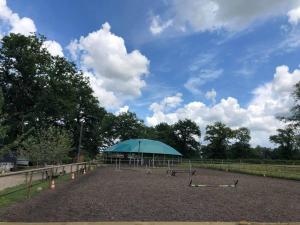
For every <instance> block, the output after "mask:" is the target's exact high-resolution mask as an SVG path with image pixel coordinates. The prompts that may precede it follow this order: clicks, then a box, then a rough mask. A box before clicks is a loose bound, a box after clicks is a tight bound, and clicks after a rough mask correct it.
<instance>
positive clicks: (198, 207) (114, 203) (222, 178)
mask: <svg viewBox="0 0 300 225" xmlns="http://www.w3.org/2000/svg"><path fill="white" fill-rule="evenodd" d="M151 172H152V173H146V170H145V169H136V170H134V169H130V170H122V168H121V171H116V170H115V169H114V168H98V169H97V170H96V171H93V172H91V173H89V174H87V175H85V176H82V177H80V178H79V179H77V180H75V181H70V182H66V183H64V184H61V185H59V186H58V187H57V188H56V190H47V191H44V192H42V193H41V194H39V195H38V196H36V197H34V198H32V199H30V200H29V201H26V202H23V203H18V204H15V205H13V206H10V207H8V208H6V209H1V211H0V221H22V222H46V221H59V222H63V221H70V222H71V221H242V220H246V221H263V222H288V221H300V182H297V181H288V180H281V179H272V178H266V177H257V176H250V175H243V174H237V173H229V172H221V171H215V170H207V169H197V172H196V175H195V176H193V182H194V183H197V184H232V183H233V181H234V180H236V179H238V180H239V183H238V185H237V187H236V188H231V187H189V186H188V183H189V178H188V174H176V176H170V175H167V174H166V170H164V169H152V170H151Z"/></svg>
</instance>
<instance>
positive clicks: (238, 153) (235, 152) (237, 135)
mask: <svg viewBox="0 0 300 225" xmlns="http://www.w3.org/2000/svg"><path fill="white" fill-rule="evenodd" d="M232 135H233V139H234V140H235V143H233V144H232V145H231V147H230V155H229V156H230V158H234V159H241V158H252V157H254V153H253V152H252V151H251V147H250V144H249V141H250V139H251V136H250V130H249V129H248V128H246V127H241V128H238V129H236V130H233V131H232Z"/></svg>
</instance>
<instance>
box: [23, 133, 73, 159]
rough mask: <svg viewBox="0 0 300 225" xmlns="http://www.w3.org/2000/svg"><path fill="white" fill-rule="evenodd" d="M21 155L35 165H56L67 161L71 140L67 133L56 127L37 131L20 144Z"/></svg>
mask: <svg viewBox="0 0 300 225" xmlns="http://www.w3.org/2000/svg"><path fill="white" fill-rule="evenodd" d="M22 145H23V148H22V149H20V151H21V152H20V154H21V155H26V156H28V158H29V159H30V161H31V162H34V163H36V164H58V163H62V162H65V161H67V160H69V158H68V153H69V152H70V150H71V146H72V143H71V138H70V135H69V134H68V132H66V131H65V130H63V129H61V128H58V127H49V128H48V129H45V130H38V131H36V132H34V135H30V136H29V137H28V138H27V139H26V140H25V141H23V143H22Z"/></svg>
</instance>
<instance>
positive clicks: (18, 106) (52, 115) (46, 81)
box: [0, 34, 106, 155]
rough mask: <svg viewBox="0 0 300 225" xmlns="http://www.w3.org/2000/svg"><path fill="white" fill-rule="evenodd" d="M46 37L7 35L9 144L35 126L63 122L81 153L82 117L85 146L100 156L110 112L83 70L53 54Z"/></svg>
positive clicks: (2, 65)
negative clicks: (45, 45) (103, 124)
mask: <svg viewBox="0 0 300 225" xmlns="http://www.w3.org/2000/svg"><path fill="white" fill-rule="evenodd" d="M44 41H45V38H44V37H43V36H37V35H31V36H27V37H25V36H23V35H20V34H10V35H9V36H6V37H4V38H3V39H2V43H1V44H2V45H1V49H0V86H1V90H2V92H3V98H4V107H3V111H4V113H5V115H7V117H6V118H5V124H4V125H8V130H7V137H8V138H6V139H5V141H4V143H3V144H4V145H6V146H12V145H11V144H12V143H16V142H15V140H16V139H17V138H19V137H22V136H23V135H24V134H25V133H27V132H28V131H29V130H31V129H32V128H33V129H34V130H43V129H46V128H47V127H49V126H59V127H61V128H64V129H66V130H68V131H69V132H70V133H71V135H72V139H73V143H74V146H73V150H74V151H73V154H72V155H75V153H76V152H75V151H76V149H77V146H78V137H79V130H80V121H81V120H84V126H83V128H84V129H83V134H84V136H83V140H82V146H83V148H84V149H85V150H86V152H88V154H90V155H95V154H96V153H97V147H98V146H99V145H100V144H101V143H102V138H103V137H102V136H101V121H102V118H103V117H104V115H105V114H106V111H105V110H104V109H103V108H102V107H100V106H99V102H98V100H97V99H96V98H95V97H94V96H93V91H92V89H91V87H90V84H89V80H88V79H87V78H86V77H84V76H83V74H82V72H81V71H78V70H77V68H76V67H75V65H74V64H73V63H70V62H68V61H67V60H66V59H65V58H62V57H53V56H51V55H50V54H49V53H48V51H47V50H46V49H45V48H43V42H44ZM18 143H19V142H18ZM13 146H14V148H13V149H12V150H14V151H16V149H17V148H16V146H15V145H13Z"/></svg>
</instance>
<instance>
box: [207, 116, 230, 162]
mask: <svg viewBox="0 0 300 225" xmlns="http://www.w3.org/2000/svg"><path fill="white" fill-rule="evenodd" d="M231 138H233V132H232V130H231V129H230V128H229V127H227V126H226V125H225V124H223V123H221V122H215V123H214V124H213V125H207V126H206V134H205V138H204V140H205V141H207V142H208V144H207V146H206V147H205V148H204V155H205V156H206V157H207V158H215V159H225V158H227V154H228V149H229V142H230V139H231Z"/></svg>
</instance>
